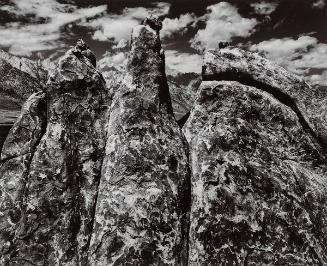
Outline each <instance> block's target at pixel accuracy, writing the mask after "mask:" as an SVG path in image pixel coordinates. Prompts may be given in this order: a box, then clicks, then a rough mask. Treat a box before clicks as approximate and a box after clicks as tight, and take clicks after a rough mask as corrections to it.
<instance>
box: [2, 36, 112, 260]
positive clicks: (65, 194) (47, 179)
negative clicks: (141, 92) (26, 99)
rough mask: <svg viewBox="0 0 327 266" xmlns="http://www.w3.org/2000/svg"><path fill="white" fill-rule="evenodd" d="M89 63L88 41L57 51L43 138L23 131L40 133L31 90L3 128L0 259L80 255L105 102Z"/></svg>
mask: <svg viewBox="0 0 327 266" xmlns="http://www.w3.org/2000/svg"><path fill="white" fill-rule="evenodd" d="M94 63H95V62H94V56H93V55H92V53H91V51H90V50H89V49H88V47H87V46H86V45H85V44H84V43H83V42H81V41H80V42H78V44H77V45H76V46H75V47H74V48H72V49H71V50H69V51H68V52H67V53H66V55H65V56H64V57H63V58H61V60H60V61H59V65H58V68H57V70H56V72H55V73H54V75H53V76H52V77H51V78H50V80H49V82H48V84H47V91H46V101H47V121H46V128H45V129H44V132H43V136H42V139H41V140H40V141H34V139H32V140H30V138H28V137H29V135H28V133H31V134H32V135H33V136H34V134H36V135H35V136H34V137H35V138H37V139H38V138H39V137H40V136H39V135H40V134H39V130H38V129H39V128H40V127H39V126H38V125H39V123H40V122H38V121H39V120H40V119H39V118H38V117H39V116H40V113H39V112H36V113H34V112H32V111H33V110H34V109H35V108H36V107H34V105H36V101H35V103H34V102H33V101H34V99H35V98H36V97H37V96H32V97H31V99H30V102H32V103H31V104H30V107H29V106H26V109H27V110H26V115H25V114H24V112H23V114H22V117H21V119H20V120H19V121H18V122H17V123H16V125H15V126H14V127H13V129H12V130H11V133H10V134H9V137H8V139H7V141H6V143H5V146H4V149H3V155H4V158H3V159H5V158H6V157H8V156H9V157H10V156H12V157H13V156H15V158H14V159H12V160H14V161H12V160H11V161H10V160H6V161H5V162H4V164H3V165H2V170H1V177H2V178H1V181H2V183H4V185H3V186H2V190H1V194H2V195H7V194H8V195H9V196H6V198H3V199H2V201H1V206H3V207H2V210H1V212H2V213H3V210H6V208H7V209H8V208H10V207H11V206H12V205H10V204H13V205H15V204H16V205H17V208H16V209H17V210H16V209H13V210H10V211H11V212H13V213H10V216H9V217H8V216H7V215H5V217H6V219H7V220H8V222H7V223H9V224H10V225H11V227H10V228H6V229H7V231H4V234H5V235H4V236H2V237H3V238H2V241H3V242H5V244H4V245H2V247H3V248H2V249H1V251H0V252H1V253H0V257H1V263H2V265H6V264H9V265H80V264H83V263H84V264H85V263H86V262H87V250H88V246H89V243H90V236H91V231H92V226H93V217H94V208H95V201H96V196H97V187H98V184H99V180H100V172H101V165H102V158H103V153H104V148H105V140H106V124H105V122H106V120H107V118H106V113H107V108H108V105H109V102H108V93H107V91H106V87H105V82H104V80H103V78H102V76H101V74H100V73H99V72H98V71H97V70H96V69H95V68H94ZM40 97H41V96H40ZM40 97H39V98H40ZM43 100H44V99H43ZM33 104H34V105H33ZM31 108H32V109H31ZM33 108H34V109H33ZM33 127H34V128H35V129H37V130H36V131H35V130H32V129H33ZM25 128H27V129H25ZM28 129H29V130H28ZM24 130H25V131H27V134H24V133H25V131H24ZM20 131H21V133H20ZM17 145H18V146H17ZM15 146H17V147H15ZM29 149H30V150H34V151H33V152H31V153H27V154H28V155H31V156H29V157H26V156H25V157H23V156H24V153H25V150H29ZM17 151H19V152H22V154H19V156H18V155H17V154H16V153H17ZM20 183H22V185H21V186H20V187H19V189H18V190H16V186H18V185H20ZM16 194H17V196H16ZM7 198H8V199H7ZM7 202H8V203H7ZM18 206H19V207H18ZM4 225H6V224H4Z"/></svg>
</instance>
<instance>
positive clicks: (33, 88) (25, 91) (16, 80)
mask: <svg viewBox="0 0 327 266" xmlns="http://www.w3.org/2000/svg"><path fill="white" fill-rule="evenodd" d="M0 73H1V76H0V109H20V108H21V106H22V105H23V103H24V102H25V101H26V99H27V98H28V97H29V96H31V94H33V93H34V92H37V91H42V82H40V80H39V79H37V78H36V77H33V76H31V75H30V74H29V73H27V72H25V71H22V70H20V69H19V68H16V64H11V62H10V61H8V60H5V59H3V58H2V57H1V53H0Z"/></svg>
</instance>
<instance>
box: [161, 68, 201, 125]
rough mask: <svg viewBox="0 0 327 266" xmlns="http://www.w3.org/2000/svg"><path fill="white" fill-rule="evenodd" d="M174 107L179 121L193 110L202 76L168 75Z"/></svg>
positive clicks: (190, 74) (188, 74) (192, 74)
mask: <svg viewBox="0 0 327 266" xmlns="http://www.w3.org/2000/svg"><path fill="white" fill-rule="evenodd" d="M167 79H168V85H169V91H170V95H171V101H172V106H173V110H174V114H175V117H176V120H177V121H181V120H182V119H183V117H184V116H185V115H187V113H189V111H190V110H191V109H192V107H193V104H194V101H195V97H196V92H197V89H198V88H199V86H200V84H201V76H200V75H198V74H195V73H174V75H168V76H167Z"/></svg>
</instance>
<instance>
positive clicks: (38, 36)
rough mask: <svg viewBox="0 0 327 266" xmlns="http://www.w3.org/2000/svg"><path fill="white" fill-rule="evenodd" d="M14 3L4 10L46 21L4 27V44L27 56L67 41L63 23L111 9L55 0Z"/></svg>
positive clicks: (0, 32) (1, 38)
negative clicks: (62, 33) (69, 3)
mask: <svg viewBox="0 0 327 266" xmlns="http://www.w3.org/2000/svg"><path fill="white" fill-rule="evenodd" d="M12 3H13V4H14V5H4V6H1V7H0V9H1V10H6V11H7V12H9V13H10V14H12V15H24V16H26V17H27V16H31V15H33V20H39V21H42V20H43V21H45V22H44V23H30V24H22V23H19V22H14V23H7V24H6V25H4V26H1V27H0V45H1V46H4V47H9V52H10V53H13V54H16V55H27V56H28V55H31V53H32V52H35V51H43V50H49V49H53V48H58V47H61V46H62V45H63V44H61V43H60V42H59V38H60V37H61V28H62V27H63V26H65V25H69V24H70V23H73V22H76V21H80V20H83V19H86V18H89V17H94V16H95V15H97V14H99V13H102V12H104V11H105V10H106V8H107V7H106V5H102V6H97V7H90V8H80V9H78V8H76V7H75V6H72V5H68V4H60V3H58V2H57V1H52V0H30V1H24V0H13V1H12Z"/></svg>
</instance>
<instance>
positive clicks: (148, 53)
mask: <svg viewBox="0 0 327 266" xmlns="http://www.w3.org/2000/svg"><path fill="white" fill-rule="evenodd" d="M160 25H161V23H160V22H159V21H158V19H157V18H154V17H149V18H147V19H146V20H145V22H144V24H143V25H140V26H137V27H135V28H134V29H133V32H132V40H131V53H130V57H129V63H128V71H127V74H126V76H125V78H124V79H123V81H122V83H121V85H120V88H119V89H118V91H117V92H116V93H115V96H114V99H113V103H112V109H111V114H110V120H109V124H108V140H107V147H106V156H105V159H104V168H103V172H102V179H101V182H100V187H99V195H98V200H97V208H96V216H95V223H94V229H93V236H92V241H91V249H90V261H91V264H92V265H113V264H115V265H125V264H131V265H180V264H181V263H185V262H186V260H187V230H188V222H187V220H188V219H187V213H188V208H189V201H190V199H189V195H190V193H189V192H190V191H189V189H190V187H189V177H190V176H189V169H188V159H187V144H186V141H185V139H184V137H183V134H182V132H181V130H180V128H179V126H178V125H177V123H176V121H175V119H174V117H173V114H172V112H171V103H170V98H169V91H168V86H167V82H166V77H165V72H164V53H163V51H162V49H161V44H160V39H159V30H160Z"/></svg>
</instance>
